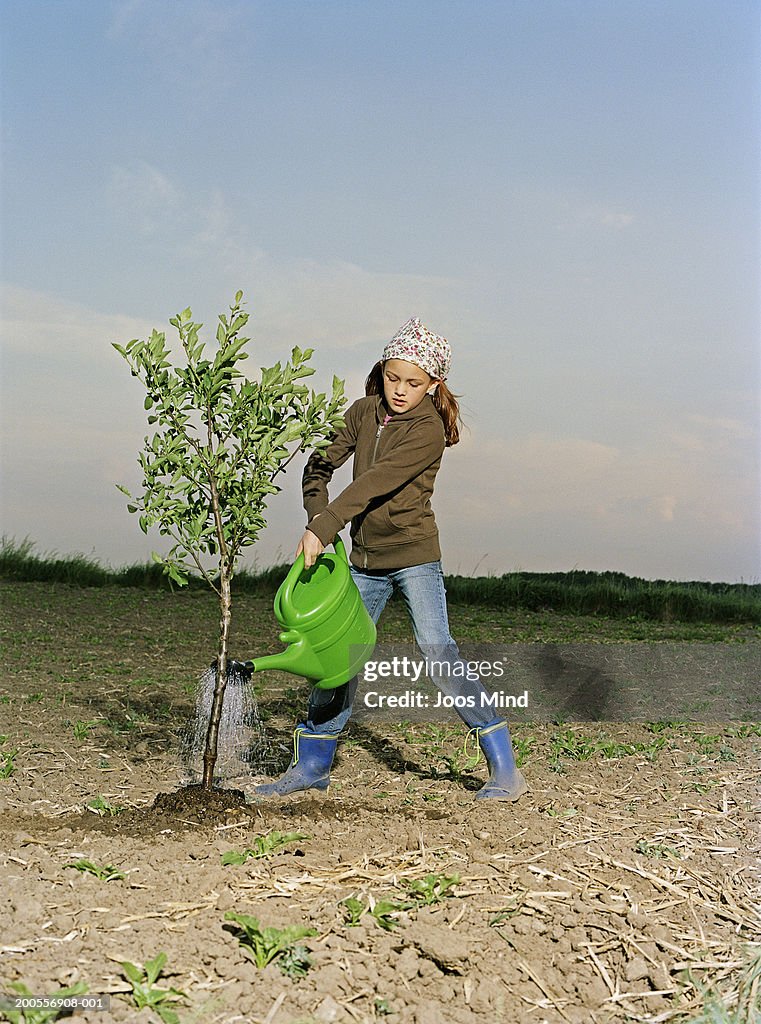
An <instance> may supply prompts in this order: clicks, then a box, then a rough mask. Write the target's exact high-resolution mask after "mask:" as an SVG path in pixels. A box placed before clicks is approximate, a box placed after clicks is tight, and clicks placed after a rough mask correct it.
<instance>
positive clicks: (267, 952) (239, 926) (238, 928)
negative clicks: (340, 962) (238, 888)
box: [225, 910, 317, 974]
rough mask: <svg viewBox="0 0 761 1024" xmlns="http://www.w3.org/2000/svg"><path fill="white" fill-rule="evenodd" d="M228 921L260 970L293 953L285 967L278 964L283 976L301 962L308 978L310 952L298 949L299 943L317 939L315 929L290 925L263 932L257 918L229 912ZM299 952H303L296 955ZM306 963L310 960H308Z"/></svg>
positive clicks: (287, 959) (302, 948)
mask: <svg viewBox="0 0 761 1024" xmlns="http://www.w3.org/2000/svg"><path fill="white" fill-rule="evenodd" d="M225 921H231V922H232V924H233V925H234V926H235V927H234V928H233V929H232V930H233V932H234V933H235V935H236V937H237V939H238V942H239V943H240V945H241V949H242V950H243V952H244V954H245V955H246V956H247V957H248V958H249V960H252V961H253V963H254V964H256V966H257V967H259V968H262V967H266V966H267V964H269V963H272V961H273V960H278V959H280V958H283V957H284V956H285V954H286V953H290V957H287V958H286V960H285V964H284V965H280V964H279V966H280V970H281V971H282V972H283V973H284V974H288V973H289V971H290V972H292V971H293V970H294V969H295V968H294V963H295V962H296V961H300V962H301V964H302V966H304V970H303V971H302V973H304V974H305V973H306V971H307V970H308V967H309V965H308V964H306V963H305V959H304V957H305V956H306V954H307V950H306V948H305V947H304V946H300V945H299V940H300V939H305V938H307V937H308V936H310V935H316V934H317V932H316V930H315V929H314V928H307V927H305V926H304V925H298V924H292V925H288V926H287V927H286V928H272V927H269V928H262V927H261V925H260V924H259V921H258V920H257V919H256V918H255V917H251V916H249V915H248V914H236V913H235V911H233V910H228V912H227V913H226V914H225ZM297 949H298V950H300V951H301V952H299V953H296V952H295V951H296V950H297ZM306 959H307V960H308V957H306ZM309 963H311V961H309Z"/></svg>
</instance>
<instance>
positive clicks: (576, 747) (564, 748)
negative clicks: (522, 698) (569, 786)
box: [549, 728, 666, 772]
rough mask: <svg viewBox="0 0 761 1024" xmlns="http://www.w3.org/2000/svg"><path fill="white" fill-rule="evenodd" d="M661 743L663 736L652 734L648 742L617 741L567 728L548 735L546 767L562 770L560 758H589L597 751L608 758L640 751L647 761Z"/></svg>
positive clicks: (653, 757)
mask: <svg viewBox="0 0 761 1024" xmlns="http://www.w3.org/2000/svg"><path fill="white" fill-rule="evenodd" d="M665 745H666V737H665V736H656V737H654V738H653V739H652V740H650V742H649V743H620V742H618V741H617V740H613V739H610V738H609V737H607V736H601V737H598V738H596V739H593V738H590V737H586V736H584V735H582V734H581V733H577V732H574V730H573V729H570V728H568V729H563V730H562V731H556V732H554V733H552V735H551V736H550V761H549V767H550V769H551V770H552V771H554V772H562V771H563V761H564V760H568V761H590V760H591V759H592V758H593V757H596V756H597V755H600V754H601V755H602V756H603V757H605V758H607V759H608V760H618V759H620V758H623V757H631V756H632V755H633V754H641V755H644V757H646V758H647V760H648V761H653V760H654V759H655V757H656V755H657V754H658V752H659V751H661V750H662V749H663V748H664V747H665Z"/></svg>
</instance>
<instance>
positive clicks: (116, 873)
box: [64, 860, 125, 882]
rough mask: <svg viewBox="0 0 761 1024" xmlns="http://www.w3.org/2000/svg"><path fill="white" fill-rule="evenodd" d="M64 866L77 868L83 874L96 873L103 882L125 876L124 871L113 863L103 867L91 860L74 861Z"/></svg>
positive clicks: (113, 880)
mask: <svg viewBox="0 0 761 1024" xmlns="http://www.w3.org/2000/svg"><path fill="white" fill-rule="evenodd" d="M64 868H75V869H76V870H77V871H81V872H82V873H83V874H88V875H95V877H96V878H98V879H100V881H101V882H115V881H117V880H118V879H120V878H124V877H125V875H124V872H123V871H120V870H119V869H118V868H115V867H114V865H113V864H104V865H103V866H102V867H99V866H98V865H97V864H94V863H93V862H92V861H91V860H77V861H73V862H72V863H71V864H64Z"/></svg>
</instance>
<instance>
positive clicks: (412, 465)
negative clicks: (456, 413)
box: [309, 417, 446, 544]
mask: <svg viewBox="0 0 761 1024" xmlns="http://www.w3.org/2000/svg"><path fill="white" fill-rule="evenodd" d="M445 447H446V439H445V437H444V425H443V423H442V422H441V420H439V419H438V417H437V419H436V421H433V420H428V421H424V422H421V423H412V424H410V428H409V430H408V431H407V433H406V434H405V435H404V436H403V437H400V438H397V439H395V441H394V444H393V446H392V447H391V448H390V449H389V450H388V451H386V452H384V453H383V455H382V456H381V457H380V458H379V459H378V460H377V461H376V462H374V463H373V464H372V466H370V468H369V469H367V470H365V472H364V473H361V474H360V475H359V476H358V477H357V478H356V480H353V481H352V483H350V484H349V486H348V487H346V488H345V489H344V490H343V491H341V493H340V494H339V495H338V497H337V498H336V499H335V500H334V501H332V502H330V504H326V505H324V506H323V507H322V508H321V509H320V517H319V519H317V520H316V521H312V522H310V524H309V532H310V533H313V534H314V535H315V536H316V537H318V538H319V540H320V541H321V542H322V543H323V544H329V543H330V541H331V540H332V539H333V537H335V535H336V534H337V533H338V532H339V531H340V530H342V529H343V528H344V526H345V525H346V524H347V523H348V522H349V520H350V519H353V518H354V516H356V515H359V514H360V512H364V510H365V509H366V508H367V506H368V505H369V504H370V502H371V501H373V500H374V499H377V498H384V497H386V496H387V495H390V494H392V493H393V492H394V491H397V490H399V488H401V487H404V485H405V484H407V483H409V482H410V480H413V479H414V478H415V477H416V476H418V475H419V474H420V473H422V472H423V471H424V470H425V469H427V468H428V467H429V466H431V465H433V463H434V462H436V461H437V460H438V459H440V458H441V456H442V454H443V453H444V448H445Z"/></svg>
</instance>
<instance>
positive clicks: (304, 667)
mask: <svg viewBox="0 0 761 1024" xmlns="http://www.w3.org/2000/svg"><path fill="white" fill-rule="evenodd" d="M280 640H281V642H282V643H284V644H288V647H287V648H286V649H285V650H284V651H281V652H280V653H279V654H266V655H264V656H263V657H261V658H254V660H253V662H251V665H252V668H253V670H254V672H261V671H262V670H263V669H278V670H279V671H281V672H293V673H294V675H297V676H304V677H305V678H307V679H319V678H320V677H321V675H322V665H321V662H320V659H319V658H318V657H317V655H316V654H315V653H314V651H313V650H312V647H311V645H310V643H309V641H308V640H307V638H306V637H305V636H303V635H302V634H301V633H300V632H299V631H298V630H295V629H289V630H286V632H284V633H281V634H280Z"/></svg>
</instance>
